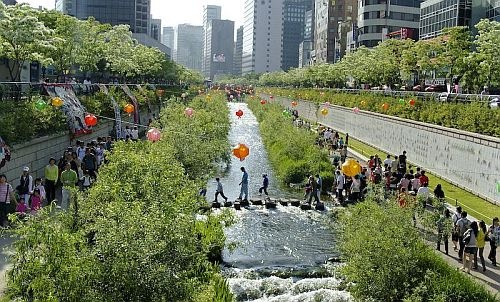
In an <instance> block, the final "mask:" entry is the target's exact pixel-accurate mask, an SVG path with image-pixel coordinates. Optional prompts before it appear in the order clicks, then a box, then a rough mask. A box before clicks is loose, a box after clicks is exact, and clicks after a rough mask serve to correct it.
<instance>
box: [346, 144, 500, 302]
mask: <svg viewBox="0 0 500 302" xmlns="http://www.w3.org/2000/svg"><path fill="white" fill-rule="evenodd" d="M348 153H349V154H350V155H352V156H353V157H355V158H358V159H359V160H361V161H364V162H366V161H367V160H368V158H367V157H366V156H364V155H362V154H360V153H358V152H356V151H354V150H352V149H351V148H348ZM447 207H448V208H449V210H450V212H451V213H452V214H454V213H455V207H454V206H453V205H450V204H448V203H447ZM467 217H468V218H469V220H471V221H474V220H475V221H477V219H476V218H475V217H473V216H472V215H468V216H467ZM424 232H425V231H424ZM426 235H427V236H425V235H424V237H423V238H422V239H423V240H424V241H425V242H426V243H427V244H428V245H429V246H430V247H431V248H432V249H433V250H435V251H436V253H437V254H438V255H439V256H441V258H442V259H443V260H444V261H446V262H447V263H448V264H449V265H451V266H452V267H456V268H457V270H458V269H460V268H462V263H461V262H458V252H455V251H454V250H453V242H452V241H451V237H450V238H448V241H449V242H448V254H449V255H446V254H445V253H444V245H441V251H438V250H436V238H435V237H436V236H437V235H436V234H426ZM426 237H427V238H426ZM499 252H500V251H499V250H498V248H497V262H500V259H499V255H498V253H499ZM489 253H490V244H489V242H487V243H486V245H485V247H484V252H483V255H484V258H485V263H486V272H483V268H482V266H481V260H480V259H479V257H478V269H477V270H474V269H473V270H471V276H472V277H473V278H474V279H475V280H477V281H479V282H480V283H482V284H483V285H484V286H485V288H486V289H488V290H489V291H490V292H491V293H493V294H497V293H499V292H500V265H498V264H497V265H498V266H496V267H495V266H493V265H492V264H491V261H490V260H489V259H488V254H489ZM464 274H465V273H464Z"/></svg>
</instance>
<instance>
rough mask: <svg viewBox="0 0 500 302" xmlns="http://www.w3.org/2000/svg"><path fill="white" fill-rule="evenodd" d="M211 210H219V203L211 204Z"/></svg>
mask: <svg viewBox="0 0 500 302" xmlns="http://www.w3.org/2000/svg"><path fill="white" fill-rule="evenodd" d="M212 208H214V209H220V203H218V202H212Z"/></svg>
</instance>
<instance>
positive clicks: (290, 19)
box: [281, 0, 314, 71]
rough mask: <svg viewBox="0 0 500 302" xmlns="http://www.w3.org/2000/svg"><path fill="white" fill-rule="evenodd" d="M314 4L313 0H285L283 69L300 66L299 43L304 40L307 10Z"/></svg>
mask: <svg viewBox="0 0 500 302" xmlns="http://www.w3.org/2000/svg"><path fill="white" fill-rule="evenodd" d="M313 6H314V3H313V0H284V1H283V47H282V50H283V53H282V62H281V69H283V70H285V71H286V70H289V69H290V68H294V67H298V66H299V45H300V43H301V42H302V41H304V28H305V23H306V12H307V11H311V10H312V8H313Z"/></svg>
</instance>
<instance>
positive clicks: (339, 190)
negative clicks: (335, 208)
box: [335, 170, 345, 204]
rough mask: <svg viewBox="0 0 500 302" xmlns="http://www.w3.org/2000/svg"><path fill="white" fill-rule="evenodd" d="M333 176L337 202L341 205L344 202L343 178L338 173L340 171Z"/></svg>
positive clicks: (338, 171)
mask: <svg viewBox="0 0 500 302" xmlns="http://www.w3.org/2000/svg"><path fill="white" fill-rule="evenodd" d="M335 175H336V180H335V185H336V191H337V200H338V202H339V203H340V204H342V203H343V202H344V195H343V192H342V191H343V190H344V182H345V178H344V176H343V175H342V173H341V172H340V170H337V172H335Z"/></svg>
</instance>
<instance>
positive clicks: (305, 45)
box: [299, 3, 315, 68]
mask: <svg viewBox="0 0 500 302" xmlns="http://www.w3.org/2000/svg"><path fill="white" fill-rule="evenodd" d="M314 27H315V24H314V3H313V8H312V9H311V10H308V11H307V12H306V13H305V23H304V39H303V40H302V42H301V43H300V45H299V67H300V68H302V67H305V66H308V65H310V64H311V52H312V51H313V49H314Z"/></svg>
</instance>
